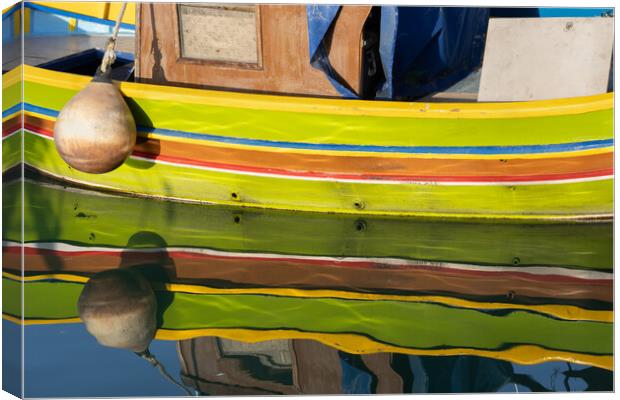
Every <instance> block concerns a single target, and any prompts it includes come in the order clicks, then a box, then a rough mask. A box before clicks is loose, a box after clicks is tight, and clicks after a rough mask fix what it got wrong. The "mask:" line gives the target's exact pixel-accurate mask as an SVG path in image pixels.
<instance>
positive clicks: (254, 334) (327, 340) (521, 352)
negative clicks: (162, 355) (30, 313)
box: [2, 314, 613, 370]
mask: <svg viewBox="0 0 620 400" xmlns="http://www.w3.org/2000/svg"><path fill="white" fill-rule="evenodd" d="M2 318H4V319H6V320H8V321H11V322H14V323H16V324H19V325H21V323H22V321H21V320H20V319H17V318H15V317H13V316H10V315H7V314H2ZM79 322H81V320H80V319H79V318H62V319H60V318H59V319H56V320H48V319H29V320H24V325H45V324H70V323H79ZM203 336H218V337H222V338H226V339H231V340H238V341H242V342H249V343H256V342H262V341H265V340H290V339H311V340H316V341H318V342H321V343H323V344H325V345H327V346H330V347H334V348H336V349H338V350H342V351H346V352H347V353H352V354H370V353H385V352H390V353H403V354H412V355H438V356H450V355H452V356H453V355H474V356H480V357H489V358H495V359H501V360H506V361H511V362H516V363H518V364H539V363H542V362H547V361H567V362H572V363H575V364H584V365H592V366H595V367H599V368H604V369H607V370H613V356H596V355H590V354H579V353H571V352H567V351H559V350H547V349H544V348H541V347H538V346H533V345H521V346H515V347H513V348H510V349H508V350H498V351H493V350H478V349H459V348H455V349H441V350H424V349H410V348H406V347H399V346H393V345H388V344H383V343H378V342H374V341H373V340H371V339H369V338H367V337H364V336H360V335H354V334H347V333H312V332H298V331H289V330H270V331H257V330H252V329H212V328H204V329H188V330H172V329H158V330H157V333H156V334H155V339H158V340H174V341H178V340H187V339H193V338H196V337H203Z"/></svg>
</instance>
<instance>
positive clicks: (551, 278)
mask: <svg viewBox="0 0 620 400" xmlns="http://www.w3.org/2000/svg"><path fill="white" fill-rule="evenodd" d="M20 250H21V246H11V247H4V248H3V251H5V252H10V253H18V252H19V251H20ZM121 253H122V255H123V256H127V255H133V256H142V257H145V258H146V257H147V256H148V255H149V254H154V255H157V254H166V255H167V256H168V257H171V258H177V259H179V258H186V259H187V258H193V259H204V260H227V261H262V262H289V263H298V264H305V265H322V266H331V267H335V268H360V269H381V270H386V271H389V270H416V271H431V272H437V271H438V270H442V271H449V272H450V273H451V274H453V275H466V276H467V275H470V276H480V277H486V276H501V277H502V278H505V279H509V278H511V277H514V278H524V279H528V280H531V281H543V282H558V283H559V282H582V283H583V282H587V283H588V284H592V285H609V284H611V282H612V281H613V279H612V278H610V279H587V278H578V277H572V276H565V275H554V274H549V275H541V274H532V273H528V272H521V271H477V270H467V269H458V268H450V267H442V266H437V265H425V264H415V265H411V264H404V263H403V264H400V265H393V264H383V263H381V262H380V261H348V260H320V259H299V258H294V257H286V256H282V257H276V258H271V257H269V258H261V257H249V256H241V255H214V254H200V253H192V252H184V251H171V252H168V251H160V252H153V253H143V252H138V251H131V250H127V249H114V250H112V251H100V250H93V251H88V250H85V251H61V250H49V249H40V248H32V247H25V248H24V254H29V255H55V256H58V257H68V256H73V257H76V256H77V257H80V256H81V257H87V256H102V255H107V256H115V257H120V256H121ZM205 262H206V261H205Z"/></svg>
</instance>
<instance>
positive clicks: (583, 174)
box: [24, 124, 614, 183]
mask: <svg viewBox="0 0 620 400" xmlns="http://www.w3.org/2000/svg"><path fill="white" fill-rule="evenodd" d="M24 126H25V127H26V129H28V130H31V131H33V132H37V133H39V134H41V135H44V136H47V137H49V138H53V134H52V133H50V132H47V131H45V130H43V129H40V128H38V127H35V126H33V125H30V124H25V125H24ZM132 155H133V156H136V157H142V158H147V159H150V160H153V161H156V160H161V161H166V162H171V163H175V164H181V165H192V166H197V167H207V168H213V169H219V170H227V171H238V172H253V173H262V174H271V175H283V176H293V177H309V178H326V179H348V180H352V179H354V180H368V181H383V180H390V181H400V182H412V181H413V182H429V183H432V182H544V181H552V180H568V179H580V178H594V177H599V176H608V175H613V173H614V170H613V167H612V168H605V169H598V170H592V171H579V172H572V173H565V174H541V175H526V176H523V175H505V176H485V175H482V176H476V175H474V176H472V175H460V176H458V175H453V176H422V175H420V176H415V175H413V176H412V175H385V174H342V173H328V172H313V171H290V170H283V169H279V168H261V167H252V166H242V165H236V164H223V163H214V162H208V161H202V160H193V159H187V158H182V157H173V156H166V155H161V154H159V155H155V154H150V153H143V152H139V151H134V152H133V153H132Z"/></svg>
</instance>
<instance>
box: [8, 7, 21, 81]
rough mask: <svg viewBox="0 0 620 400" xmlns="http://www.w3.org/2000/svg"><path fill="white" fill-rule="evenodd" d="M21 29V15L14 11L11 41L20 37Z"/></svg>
mask: <svg viewBox="0 0 620 400" xmlns="http://www.w3.org/2000/svg"><path fill="white" fill-rule="evenodd" d="M21 27H22V14H21V9H20V10H17V11H15V13H14V14H13V40H17V38H19V37H21V33H22V32H21ZM3 80H4V79H3ZM3 86H4V85H3Z"/></svg>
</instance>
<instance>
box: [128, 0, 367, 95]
mask: <svg viewBox="0 0 620 400" xmlns="http://www.w3.org/2000/svg"><path fill="white" fill-rule="evenodd" d="M137 7H138V9H137V28H136V70H135V76H136V81H137V82H144V83H155V84H158V85H173V86H187V87H198V88H213V89H225V90H238V91H251V92H261V93H278V94H299V95H312V96H328V97H340V94H339V93H338V91H337V90H336V89H335V88H334V86H333V85H332V84H331V83H330V81H329V80H328V78H327V76H326V74H325V73H324V72H323V71H321V70H319V69H316V68H314V67H313V66H312V65H310V61H311V60H310V54H309V47H308V17H307V7H306V5H303V4H298V5H275V4H269V5H263V4H261V5H238V4H230V5H225V4H200V3H191V4H174V3H157V4H153V3H140V4H138V5H137ZM378 13H379V8H378V7H371V6H344V7H343V8H342V9H341V10H340V12H339V14H338V16H337V17H336V20H335V21H334V23H333V25H332V27H331V28H330V31H328V33H327V35H326V39H325V41H326V50H327V53H328V58H329V62H330V64H331V66H332V68H333V69H334V70H335V72H336V73H337V74H338V75H339V76H340V77H341V78H342V81H343V82H344V83H345V85H346V86H348V88H349V89H350V90H352V91H353V92H354V93H355V94H357V95H359V96H361V97H363V98H368V97H372V96H374V93H375V90H376V84H377V82H378V74H377V62H378V60H379V56H378V37H379V35H378V29H379V23H378V18H379V15H378Z"/></svg>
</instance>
